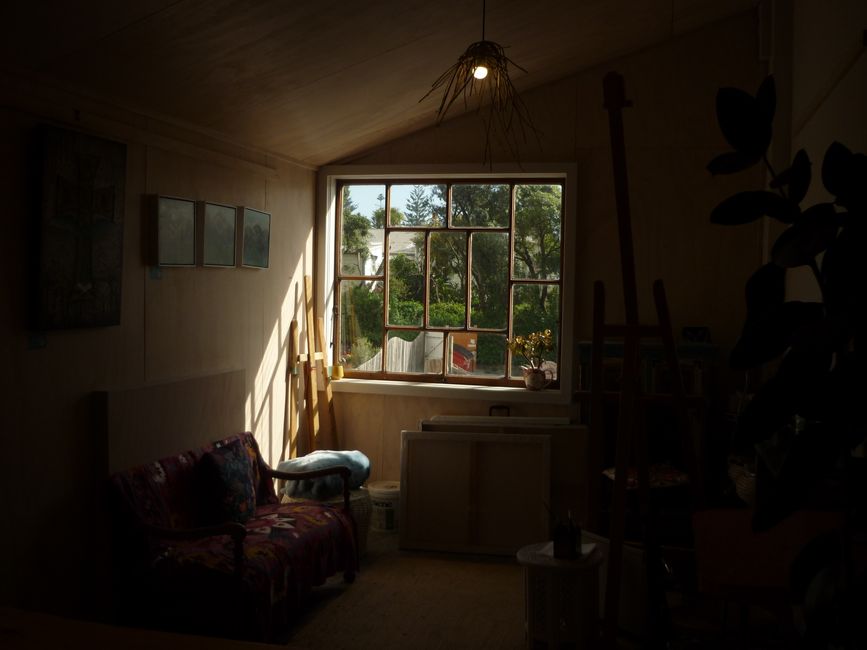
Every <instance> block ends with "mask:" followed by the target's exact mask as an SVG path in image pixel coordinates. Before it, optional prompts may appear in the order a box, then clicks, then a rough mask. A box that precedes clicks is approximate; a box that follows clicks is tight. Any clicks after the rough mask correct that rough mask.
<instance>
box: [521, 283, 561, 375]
mask: <svg viewBox="0 0 867 650" xmlns="http://www.w3.org/2000/svg"><path fill="white" fill-rule="evenodd" d="M512 300H513V304H514V306H513V310H514V311H513V312H512V332H513V334H514V335H515V336H526V335H527V334H530V333H532V332H541V331H544V330H546V329H550V330H551V332H552V333H553V335H554V350H552V351H550V352H546V353H545V354H544V359H545V360H547V361H550V363H549V364H547V365H546V366H545V367H548V368H550V369H551V370H552V371H553V372H554V374H555V377H556V374H557V365H556V363H554V360H555V359H556V358H557V350H558V349H559V338H560V328H559V316H560V287H559V286H558V285H556V284H518V285H515V286H514V287H513V295H512ZM526 363H527V361H526V359H523V358H520V357H517V356H513V357H512V373H511V374H512V377H520V376H521V366H522V365H523V364H526Z"/></svg>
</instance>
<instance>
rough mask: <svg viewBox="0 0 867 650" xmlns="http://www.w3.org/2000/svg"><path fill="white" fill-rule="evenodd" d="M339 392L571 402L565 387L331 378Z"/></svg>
mask: <svg viewBox="0 0 867 650" xmlns="http://www.w3.org/2000/svg"><path fill="white" fill-rule="evenodd" d="M331 389H332V390H333V391H334V392H335V393H361V394H367V395H395V396H400V397H429V398H434V399H436V398H440V399H473V400H485V401H492V402H507V403H508V402H512V403H521V402H534V403H537V404H568V403H569V401H570V399H569V395H568V394H567V393H566V391H564V390H563V389H562V388H560V389H551V390H540V391H533V390H527V389H526V388H512V387H507V386H471V385H461V386H456V385H453V384H429V383H420V382H419V383H416V382H410V381H380V380H376V379H339V380H336V381H332V382H331Z"/></svg>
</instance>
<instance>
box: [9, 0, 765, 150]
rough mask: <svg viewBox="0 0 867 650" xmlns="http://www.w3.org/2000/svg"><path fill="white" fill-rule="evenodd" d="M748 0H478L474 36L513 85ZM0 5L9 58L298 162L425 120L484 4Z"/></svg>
mask: <svg viewBox="0 0 867 650" xmlns="http://www.w3.org/2000/svg"><path fill="white" fill-rule="evenodd" d="M476 4H477V5H478V6H476ZM751 4H752V0H537V1H536V2H526V0H488V2H487V11H488V13H487V21H486V37H487V38H489V39H491V40H495V41H497V42H499V43H501V44H502V45H504V46H507V47H508V49H507V54H508V55H509V57H510V58H512V59H513V60H514V61H515V62H516V63H518V64H519V65H521V66H522V67H524V68H526V70H527V74H523V73H521V72H520V71H516V72H515V75H514V82H515V84H516V86H517V87H518V88H519V89H522V90H525V89H528V88H531V87H534V86H538V85H540V84H543V83H547V82H549V81H553V80H555V79H559V78H562V77H564V76H568V75H570V74H573V73H574V72H576V71H578V70H581V69H583V68H587V67H589V66H592V65H596V64H599V63H601V62H603V61H605V60H608V59H611V58H613V57H616V56H619V55H621V54H626V53H628V52H631V51H635V50H637V49H640V48H643V47H646V46H649V45H651V44H653V43H657V42H659V41H661V40H664V39H666V38H669V37H670V36H671V35H672V34H674V33H678V32H679V31H683V30H686V29H692V28H695V27H697V26H700V25H701V24H704V23H705V22H708V21H710V20H715V19H718V18H721V17H724V16H726V15H731V14H733V13H736V12H739V11H744V10H747V9H748V8H749V7H750V6H751ZM0 11H2V13H0V18H8V19H9V20H4V27H3V32H2V33H3V34H4V36H5V37H6V41H5V43H3V45H2V46H0V48H2V51H3V52H4V53H6V54H7V55H8V56H6V57H5V59H4V60H5V61H6V62H7V63H8V64H10V65H11V66H12V67H14V68H17V69H19V70H24V71H29V72H32V73H35V74H38V75H41V76H44V77H47V78H50V79H53V80H54V81H55V82H57V83H59V84H61V85H63V86H65V87H70V88H73V89H75V90H76V91H78V92H83V93H86V94H90V95H92V96H94V97H95V98H99V99H104V100H108V101H112V102H115V103H118V104H120V105H122V106H126V107H129V108H132V109H133V110H137V111H140V112H143V113H145V114H148V115H153V116H157V117H163V118H167V119H170V120H172V121H174V122H179V123H182V124H187V125H189V126H191V127H193V128H199V129H202V130H205V131H207V132H209V133H212V134H214V133H216V134H223V135H224V136H225V137H227V138H229V139H231V140H233V141H236V142H241V143H244V144H247V145H249V146H254V147H257V148H259V149H264V150H267V151H272V152H274V153H277V154H280V155H282V156H285V157H289V158H292V159H296V160H299V161H301V162H304V163H306V164H310V165H320V164H324V163H327V162H330V161H333V160H336V159H340V158H343V157H345V156H347V155H348V154H350V153H354V152H357V151H360V150H363V149H364V148H366V147H372V146H375V145H378V144H381V143H382V142H385V141H387V140H389V139H391V138H394V137H399V136H401V135H405V134H406V133H408V132H410V131H411V130H414V129H418V128H423V127H426V126H429V125H431V124H432V123H433V121H434V119H435V111H436V108H437V106H438V98H434V97H432V98H430V99H428V100H427V101H425V102H423V103H421V104H420V103H419V101H418V100H419V98H421V97H422V96H423V95H424V94H425V93H426V92H427V91H428V89H429V88H430V84H431V82H432V81H433V80H434V79H435V78H436V77H437V76H439V74H441V73H442V72H443V71H444V70H445V69H446V68H447V67H449V66H450V65H451V64H452V63H454V62H455V61H456V60H457V58H458V56H459V55H460V54H461V53H462V52H463V50H464V49H465V48H466V46H467V45H469V43H471V42H473V41H475V40H479V39H480V38H481V3H480V2H479V3H475V2H467V1H466V0H439V1H438V2H430V1H429V0H368V1H365V2H345V1H340V0H295V1H292V2H287V1H286V0H141V1H137V2H116V1H115V2H113V1H111V0H79V1H78V2H75V3H71V2H63V1H62V0H48V1H47V2H43V3H38V2H30V3H27V4H24V3H21V2H18V3H16V4H12V5H9V6H7V7H4V8H3V9H2V10H0ZM452 110H453V111H457V110H460V107H458V106H457V105H455V106H454V107H453V109H452ZM455 114H456V113H455Z"/></svg>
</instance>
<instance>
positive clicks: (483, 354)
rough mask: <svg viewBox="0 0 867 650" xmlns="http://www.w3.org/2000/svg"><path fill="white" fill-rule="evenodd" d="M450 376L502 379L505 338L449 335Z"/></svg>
mask: <svg viewBox="0 0 867 650" xmlns="http://www.w3.org/2000/svg"><path fill="white" fill-rule="evenodd" d="M449 345H450V346H451V355H450V356H449V359H450V363H449V374H450V375H471V376H474V377H504V376H505V374H506V373H505V370H506V337H505V336H503V335H501V334H484V333H476V332H455V333H453V334H449Z"/></svg>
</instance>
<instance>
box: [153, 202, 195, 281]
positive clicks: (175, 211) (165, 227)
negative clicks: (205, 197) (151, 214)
mask: <svg viewBox="0 0 867 650" xmlns="http://www.w3.org/2000/svg"><path fill="white" fill-rule="evenodd" d="M156 231H157V236H156V249H157V250H156V263H157V265H158V266H195V265H196V202H195V201H192V200H190V199H179V198H175V197H172V196H157V197H156Z"/></svg>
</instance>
